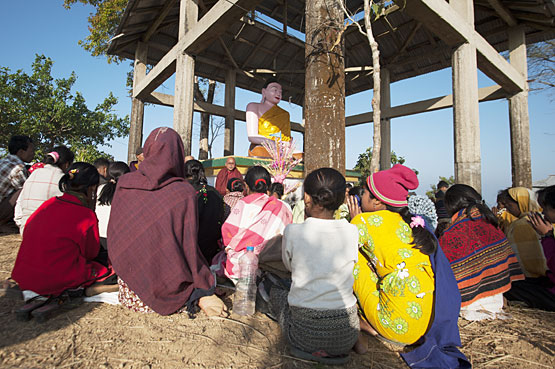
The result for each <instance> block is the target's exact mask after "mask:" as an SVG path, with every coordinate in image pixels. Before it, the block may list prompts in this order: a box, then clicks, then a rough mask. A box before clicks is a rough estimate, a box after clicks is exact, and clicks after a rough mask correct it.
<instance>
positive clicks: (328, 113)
mask: <svg viewBox="0 0 555 369" xmlns="http://www.w3.org/2000/svg"><path fill="white" fill-rule="evenodd" d="M340 1H341V0H334V1H330V0H311V1H306V9H305V12H306V49H305V63H306V74H305V106H304V108H305V110H304V112H305V146H304V152H305V155H304V163H305V165H304V167H305V175H306V174H308V173H310V172H311V171H313V170H315V169H318V168H322V167H331V168H334V169H337V170H338V171H339V172H341V173H345V60H344V44H343V42H342V41H341V33H342V31H343V26H344V19H345V18H344V14H343V10H342V9H341V3H340ZM336 40H339V42H336Z"/></svg>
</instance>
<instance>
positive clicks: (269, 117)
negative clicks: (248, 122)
mask: <svg viewBox="0 0 555 369" xmlns="http://www.w3.org/2000/svg"><path fill="white" fill-rule="evenodd" d="M280 132H281V140H282V141H291V122H290V120H289V113H288V112H287V111H285V110H283V109H282V108H280V107H279V106H277V105H274V106H272V107H271V108H270V110H268V111H267V112H266V113H264V114H262V116H261V117H260V118H258V134H259V135H261V136H264V137H266V138H269V139H273V138H274V137H275V136H271V135H275V134H276V133H280Z"/></svg>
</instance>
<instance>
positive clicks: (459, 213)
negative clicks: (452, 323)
mask: <svg viewBox="0 0 555 369" xmlns="http://www.w3.org/2000/svg"><path fill="white" fill-rule="evenodd" d="M444 199H445V206H446V209H447V212H448V214H449V215H450V216H451V217H452V224H451V226H450V227H449V228H447V229H446V230H445V231H444V232H443V234H442V235H441V237H440V239H439V243H440V245H441V247H442V248H443V251H444V253H445V256H447V259H448V260H449V263H450V264H451V268H452V269H453V273H454V275H455V279H456V280H457V284H458V287H459V290H460V293H461V300H462V303H461V306H462V307H463V308H464V309H463V310H462V312H461V315H463V317H465V318H467V319H472V320H480V319H483V318H485V317H488V318H492V317H495V316H496V314H498V313H501V310H502V307H503V297H502V295H501V294H502V293H504V292H506V291H508V290H509V289H510V288H511V282H512V281H516V280H521V279H524V276H523V275H522V272H521V270H520V266H519V264H518V261H517V259H516V257H515V255H514V253H513V251H512V249H511V247H510V245H509V243H508V241H507V239H506V238H505V235H504V234H503V232H502V231H501V230H500V229H499V228H497V225H498V223H497V219H496V218H495V216H494V215H493V213H492V212H491V210H490V209H489V208H488V207H487V206H486V205H485V204H484V203H483V201H482V198H481V196H480V194H479V193H478V192H477V191H476V190H474V189H473V188H472V187H470V186H468V185H464V184H456V185H453V186H451V187H450V188H449V189H448V190H447V192H446V194H445V198H444ZM486 298H487V300H485V299H486ZM478 301H480V302H479V303H478ZM474 303H478V304H480V305H479V306H478V305H477V306H475V305H476V304H474Z"/></svg>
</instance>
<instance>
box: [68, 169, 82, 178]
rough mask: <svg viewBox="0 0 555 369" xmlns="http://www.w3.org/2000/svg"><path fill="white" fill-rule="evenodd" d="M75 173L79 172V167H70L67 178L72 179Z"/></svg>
mask: <svg viewBox="0 0 555 369" xmlns="http://www.w3.org/2000/svg"><path fill="white" fill-rule="evenodd" d="M75 173H79V169H72V170H70V171H69V172H67V174H68V175H69V179H73V178H74V177H75Z"/></svg>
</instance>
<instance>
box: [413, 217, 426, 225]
mask: <svg viewBox="0 0 555 369" xmlns="http://www.w3.org/2000/svg"><path fill="white" fill-rule="evenodd" d="M410 219H411V222H410V227H411V228H414V227H422V228H424V227H425V226H426V222H425V221H424V218H422V217H421V216H420V215H417V216H415V217H412V218H410Z"/></svg>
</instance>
